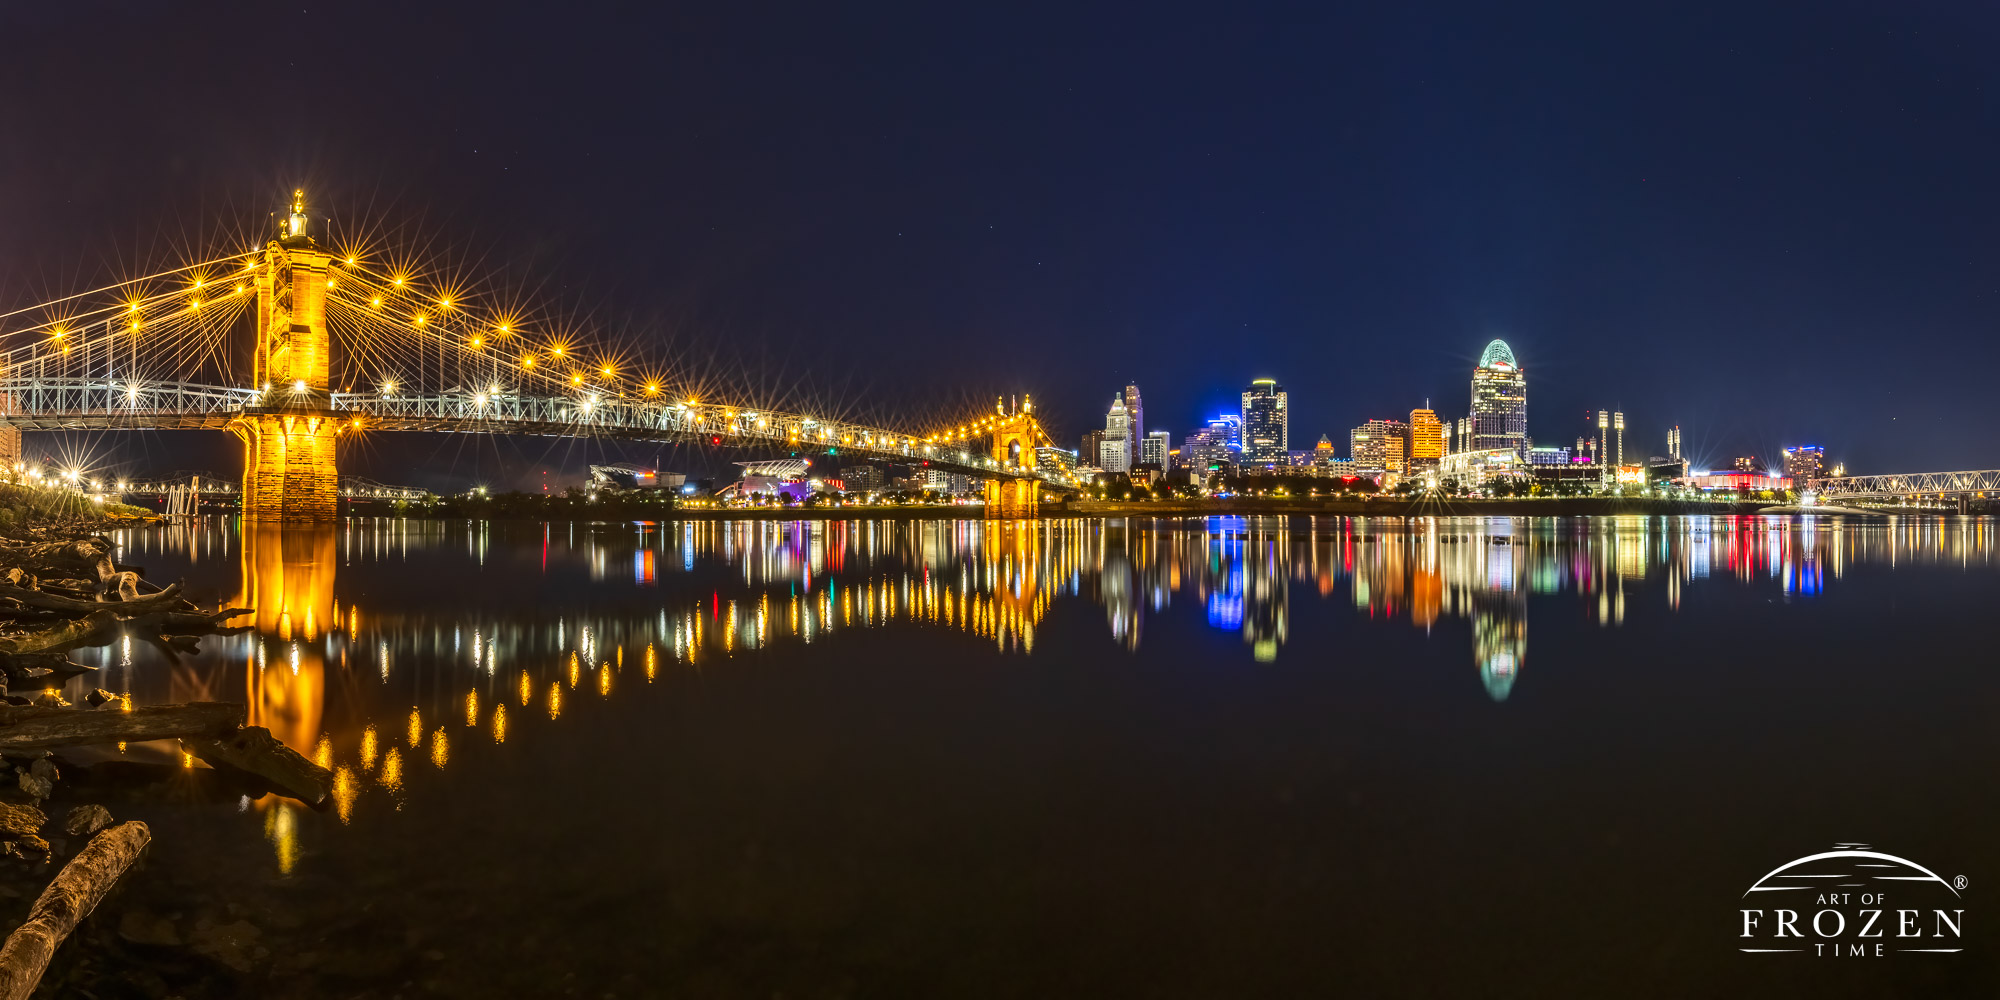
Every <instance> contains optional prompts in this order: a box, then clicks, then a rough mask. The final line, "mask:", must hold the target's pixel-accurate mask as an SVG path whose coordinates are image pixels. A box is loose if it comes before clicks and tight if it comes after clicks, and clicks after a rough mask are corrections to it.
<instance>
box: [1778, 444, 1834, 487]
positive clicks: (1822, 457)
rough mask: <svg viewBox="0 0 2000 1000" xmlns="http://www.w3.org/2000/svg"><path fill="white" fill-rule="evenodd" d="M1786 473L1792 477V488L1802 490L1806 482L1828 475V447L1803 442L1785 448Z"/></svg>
mask: <svg viewBox="0 0 2000 1000" xmlns="http://www.w3.org/2000/svg"><path fill="white" fill-rule="evenodd" d="M1785 475H1786V476H1789V477H1791V480H1792V489H1795V490H1802V489H1805V488H1806V483H1807V482H1808V481H1810V480H1814V479H1822V478H1824V477H1825V476H1826V449H1825V448H1822V447H1820V446H1819V445H1816V444H1802V445H1800V446H1798V447H1796V448H1786V449H1785Z"/></svg>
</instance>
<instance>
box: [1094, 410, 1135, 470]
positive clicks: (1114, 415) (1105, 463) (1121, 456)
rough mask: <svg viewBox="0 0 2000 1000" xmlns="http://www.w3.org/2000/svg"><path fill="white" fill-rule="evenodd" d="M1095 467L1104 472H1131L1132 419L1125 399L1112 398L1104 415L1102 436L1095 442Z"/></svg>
mask: <svg viewBox="0 0 2000 1000" xmlns="http://www.w3.org/2000/svg"><path fill="white" fill-rule="evenodd" d="M1097 467H1098V468H1100V469H1103V470H1104V471H1106V472H1130V471H1132V418H1131V415H1130V414H1129V413H1127V412H1126V410H1125V397H1123V396H1114V397H1112V399H1111V410H1110V411H1109V412H1107V413H1106V414H1105V415H1104V436H1103V437H1102V438H1100V439H1099V440H1098V442H1097Z"/></svg>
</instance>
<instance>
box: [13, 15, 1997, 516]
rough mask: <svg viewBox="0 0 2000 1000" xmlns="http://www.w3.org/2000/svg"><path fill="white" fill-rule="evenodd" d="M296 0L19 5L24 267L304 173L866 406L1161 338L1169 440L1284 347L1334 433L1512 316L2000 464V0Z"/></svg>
mask: <svg viewBox="0 0 2000 1000" xmlns="http://www.w3.org/2000/svg"><path fill="white" fill-rule="evenodd" d="M301 2H303V6H301ZM301 2H294V3H291V4H273V3H255V4H235V5H232V4H222V3H215V4H195V5H181V4H164V3H155V2H147V3H93V2H67V3H60V4H9V5H7V6H6V7H5V8H4V12H0V86H4V91H0V98H4V100H0V126H4V133H0V134H3V135H4V142H0V300H4V304H5V305H6V306H7V307H11V306H13V305H19V304H26V303H30V302H34V301H40V300H41V299H42V298H46V297H50V296H52V295H54V294H60V293H61V292H63V291H67V290H74V289H77V288H81V287H88V285H87V284H86V283H87V282H92V281H93V280H94V279H97V278H99V277H100V276H102V275H103V274H104V273H106V271H107V270H108V271H112V272H116V271H117V270H118V269H120V268H124V267H128V266H130V265H131V264H132V263H133V262H135V261H140V260H151V259H154V258H156V257H158V256H159V255H161V254H164V253H170V252H171V251H172V248H173V247H175V246H177V245H183V244H189V243H195V242H201V241H203V240H206V239H209V238H211V237H214V236H215V235H217V234H220V233H226V232H238V231H241V232H249V231H256V227H258V226H260V225H261V224H262V220H263V219H264V217H265V216H266V215H267V214H268V213H269V212H270V211H271V210H272V209H273V208H276V207H278V206H279V204H280V203H281V202H282V200H283V199H284V198H285V196H286V195H287V194H288V192H289V191H290V190H291V189H292V188H293V187H295V186H300V185H303V186H305V187H306V188H307V189H308V191H309V194H310V195H311V196H312V198H313V200H314V204H315V209H316V213H317V214H326V215H331V216H332V217H334V218H335V219H336V220H337V221H341V220H354V219H360V220H362V221H361V222H360V223H358V224H367V223H368V221H369V220H371V219H373V220H377V222H378V224H379V221H380V220H384V219H388V220H393V221H394V222H395V223H396V224H399V225H406V226H408V227H411V228H412V231H415V232H420V233H422V234H423V235H424V236H425V237H427V238H429V239H431V240H432V241H433V243H432V245H433V246H434V247H435V248H436V250H437V252H439V253H441V254H445V255H448V256H452V257H453V258H454V259H456V260H459V261H462V262H470V263H471V264H472V265H476V267H477V268H480V269H490V270H493V271H495V272H497V273H503V274H507V275H511V276H512V278H511V280H515V281H526V282H529V283H531V284H534V285H535V286H536V287H538V288H539V293H538V294H539V295H540V296H542V297H543V298H544V299H546V300H547V301H548V302H549V303H550V305H549V308H551V309H552V310H556V311H560V312H565V313H567V314H571V315H581V316H586V317H588V318H589V319H590V320H591V321H592V322H594V323H599V324H601V325H603V326H604V327H605V328H606V329H608V330H612V331H614V332H615V335H616V336H618V337H621V338H624V339H625V340H627V341H636V340H644V341H647V342H650V343H656V344H657V345H659V346H658V350H660V351H661V352H673V356H674V357H676V358H677V359H686V360H685V362H684V364H685V366H686V367H688V368H689V369H690V370H697V369H698V370H701V371H707V372H715V371H727V372H730V373H732V377H734V378H737V379H739V380H740V381H742V382H743V383H744V384H745V385H746V386H747V387H748V388H749V389H750V390H751V391H756V392H768V393H773V394H784V393H788V392H795V393H801V394H805V395H807V396H809V397H811V398H814V399H819V400H829V399H830V400H836V401H838V402H840V403H841V404H842V405H846V406H850V407H862V408H866V409H869V410H871V411H874V412H879V413H881V414H883V415H893V416H901V417H904V418H919V417H923V416H927V415H929V414H931V413H934V412H936V411H937V410H938V408H939V407H941V406H945V405H952V406H964V405H966V404H968V403H971V402H976V401H978V400H986V399H990V398H991V396H992V395H994V394H996V393H1016V392H1024V391H1025V392H1033V393H1034V394H1035V396H1036V398H1037V400H1038V401H1040V402H1041V403H1042V404H1043V406H1044V409H1045V412H1046V413H1047V414H1048V415H1049V416H1050V417H1051V418H1052V420H1053V422H1054V423H1055V425H1056V427H1057V429H1058V430H1059V431H1060V433H1061V437H1062V438H1063V439H1064V440H1065V441H1066V442H1068V443H1070V444H1071V445H1072V446H1073V444H1074V441H1075V438H1076V436H1077V435H1078V434H1079V433H1080V432H1081V431H1083V430H1085V429H1087V428H1088V427H1089V426H1092V425H1098V424H1100V422H1101V419H1102V412H1103V410H1104V408H1105V407H1106V406H1107V405H1108V404H1109V402H1110V400H1111V397H1112V394H1113V393H1114V392H1116V391H1117V390H1118V389H1119V388H1120V387H1121V386H1123V385H1124V384H1125V383H1126V382H1127V381H1136V382H1138V383H1139V384H1140V385H1141V387H1142V388H1143V390H1144V393H1145V398H1146V404H1147V410H1146V414H1147V418H1148V420H1147V423H1148V425H1149V429H1166V430H1170V431H1172V432H1173V433H1174V436H1175V440H1176V441H1178V440H1179V438H1180V436H1181V435H1182V434H1184V433H1185V432H1186V431H1187V430H1188V429H1189V428H1190V427H1192V426H1194V425H1195V423H1196V421H1197V420H1198V419H1199V418H1202V417H1204V416H1207V415H1211V414H1213V413H1215V412H1218V411H1221V410H1224V409H1233V408H1234V395H1235V393H1236V392H1237V391H1239V390H1240V388H1241V386H1242V384H1243V383H1245V382H1247V381H1248V380H1249V379H1251V378H1254V377H1273V378H1277V379H1279V380H1280V381H1282V382H1283V383H1284V384H1285V385H1286V386H1287V388H1288V389H1289V390H1290V391H1291V401H1292V407H1293V416H1292V444H1293V447H1295V448H1304V447H1309V446H1310V445H1311V443H1312V441H1313V440H1314V439H1316V438H1317V436H1318V435H1319V434H1320V433H1322V432H1326V433H1331V434H1332V436H1333V437H1334V438H1335V440H1336V442H1338V444H1339V445H1340V450H1341V453H1342V454H1345V453H1346V451H1347V442H1346V432H1347V430H1348V429H1349V428H1350V427H1352V426H1354V425H1355V424H1358V423H1360V422H1362V421H1363V420H1365V419H1367V418H1369V417H1379V416H1390V415H1398V416H1400V415H1404V414H1406V413H1407V411H1408V410H1409V409H1411V408H1412V407H1414V406H1418V405H1421V404H1422V403H1423V402H1424V400H1425V398H1426V397H1429V398H1430V399H1431V400H1432V401H1433V403H1434V404H1435V405H1436V407H1437V408H1438V409H1439V411H1440V414H1441V416H1444V417H1447V418H1450V417H1456V416H1459V415H1462V414H1463V412H1464V410H1465V406H1466V396H1467V381H1468V375H1469V372H1470V369H1471V366H1472V364H1473V362H1474V360H1475V359H1476V358H1477V356H1478V354H1479V351H1480V349H1481V348H1482V347H1483V346H1484V344H1485V343H1486V341H1487V340H1488V339H1490V338H1492V337H1495V336H1498V337H1504V338H1505V339H1506V340H1507V341H1508V342H1509V343H1510V344H1511V345H1512V346H1513V348H1514V350H1515V352H1516V353H1517V355H1519V356H1520V358H1521V360H1522V362H1523V364H1524V365H1525V366H1526V369H1527V372H1528V377H1529V401H1530V408H1529V431H1530V433H1531V434H1532V435H1533V436H1534V437H1535V438H1537V440H1538V442H1539V443H1546V444H1566V443H1570V442H1571V441H1572V440H1573V439H1574V438H1575V436H1576V435H1577V434H1578V433H1580V432H1581V431H1582V430H1583V428H1584V414H1585V411H1587V410H1589V411H1594V410H1596V409H1598V408H1607V409H1609V408H1620V407H1622V408H1623V409H1624V410H1625V411H1626V413H1627V414H1628V417H1629V420H1630V425H1631V427H1632V428H1633V430H1632V431H1631V432H1630V435H1629V436H1630V438H1631V441H1629V442H1628V448H1631V449H1633V450H1637V451H1640V452H1641V453H1644V452H1649V451H1650V452H1655V453H1657V452H1661V451H1664V429H1665V427H1666V426H1668V425H1670V424H1679V425H1681V426H1682V427H1683V428H1684V429H1685V433H1686V439H1687V442H1688V445H1689V451H1690V452H1691V454H1692V455H1693V456H1694V457H1695V458H1696V459H1697V461H1698V462H1700V461H1701V460H1703V459H1709V460H1714V461H1715V462H1716V464H1725V460H1726V458H1727V457H1728V456H1729V455H1733V454H1739V453H1749V454H1757V455H1762V456H1774V455H1775V454H1776V453H1777V452H1778V450H1779V449H1780V448H1781V447H1783V446H1784V445H1787V444H1794V443H1799V442H1801V441H1806V442H1812V443H1821V444H1824V445H1826V446H1827V447H1828V449H1829V455H1830V456H1831V457H1833V458H1835V459H1837V460H1844V461H1846V462H1847V464H1848V466H1849V468H1850V470H1852V471H1857V472H1858V471H1883V472H1895V471H1921V470H1938V469H1976V468H1992V467H1995V466H1996V465H2000V441H1996V437H1995V435H1994V433H1993V432H1992V430H1991V426H1990V423H1989V420H1988V418H1987V416H1986V412H1985V411H1986V410H1987V409H1988V408H1989V407H1990V405H1991V401H1992V399H1993V398H1994V392H1993V390H1992V388H1991V387H1990V386H1991V381H1992V379H1993V378H1994V372H1995V371H2000V344H1996V338H1995V337H1994V336H1993V333H1994V330H1995V326H1996V320H2000V240H1996V239H1995V234H1996V232H2000V183H1996V178H2000V132H1996V129H1995V125H1996V118H1997V117H2000V116H1997V115H1996V112H2000V104H1996V100H2000V61H1996V60H1994V59H1993V57H1992V54H1993V53H1994V52H1995V51H2000V37H1996V36H2000V31H1996V28H2000V9H1996V8H1993V7H1990V6H1986V5H1974V4H1957V5H1950V6H1946V5H1929V4H1880V3H1873V4H1865V3H1862V4H1811V5H1804V4H1799V5H1762V6H1761V7H1760V6H1759V5H1746V4H1736V3H1731V4H1716V5H1709V6H1706V7H1703V6H1700V5H1695V4H1660V5H1635V4H1604V3H1592V4H1582V3H1579V4H1571V5H1498V4H1464V5H1451V4H1429V5H1424V6H1425V7H1426V8H1427V10H1424V11H1417V10H1411V9H1404V8H1408V7H1413V6H1415V5H1401V4H1374V5H1367V6H1365V7H1364V6H1356V7H1354V8H1352V9H1342V8H1341V6H1340V5H1334V4H1302V5H1298V6H1297V7H1296V8H1291V9H1283V8H1274V9H1268V10H1263V11H1257V10H1252V9H1250V8H1249V7H1248V6H1246V5H1205V6H1203V7H1188V8H1185V9H1173V8H1171V7H1170V6H1169V5H1143V4H1131V5H1125V6H1123V7H1109V6H1106V7H1084V6H1081V5H1075V4H1056V5H1048V6H1042V7H1031V6H1029V5H1024V4H1003V5H985V6H977V5H964V4H921V5H910V6H909V7H907V8H904V9H891V8H889V7H887V6H886V5H867V4H864V5H846V4H801V5H795V6H791V7H789V8H788V7H784V6H779V5H766V4H729V3H722V4H715V3H710V4H663V5H660V6H658V7H654V6H652V5H620V7H619V8H617V9H612V8H611V7H610V6H609V5H605V6H603V7H600V6H598V5H571V4H520V5H510V4H505V3H481V4H463V5H450V4H424V3H403V4H394V5H385V6H377V5H373V4H368V3H342V4H338V5H328V6H326V7H324V8H322V7H320V6H318V5H317V4H315V3H312V2H304V0H301ZM214 437H216V438H220V437H221V436H220V435H215V436H214ZM215 447H216V449H217V450H218V453H220V454H224V455H233V445H227V444H225V443H223V442H220V441H218V442H216V444H215ZM508 447H513V446H508ZM547 447H548V446H547V445H546V444H545V443H544V444H535V445H532V446H528V447H527V450H526V452H524V453H525V454H528V455H541V454H543V450H544V449H546V448H547ZM412 449H413V450H412ZM404 452H409V453H410V454H415V455H417V456H419V457H420V458H424V460H425V461H427V462H429V463H430V465H431V466H432V469H431V472H432V473H433V474H441V473H440V470H444V471H456V472H459V473H466V474H470V473H471V472H472V471H474V470H471V469H468V468H457V467H456V463H460V462H467V461H469V462H472V463H473V464H474V465H477V464H478V463H479V462H481V461H485V459H482V458H481V457H480V456H481V455H487V454H494V452H493V450H492V446H491V445H488V446H485V450H484V451H482V450H481V449H480V448H479V447H468V446H467V445H466V444H465V443H464V442H462V441H459V442H451V443H447V444H440V443H439V442H437V441H436V440H435V439H432V440H429V441H426V442H402V443H397V444H393V445H389V444H385V445H382V446H381V448H380V449H378V454H377V455H376V458H377V460H378V462H380V461H384V460H383V459H382V455H384V454H387V455H391V456H392V457H393V456H396V455H401V454H403V453H404ZM500 453H502V454H516V455H518V454H522V453H523V452H519V451H518V450H517V451H516V452H507V451H506V449H505V448H502V449H501V452H500ZM575 454H577V453H576V452H566V453H565V455H567V456H568V457H571V458H573V457H574V456H575ZM1628 454H1629V452H1628ZM154 457H155V460H156V461H166V458H165V457H162V456H160V455H158V454H157V453H156V454H155V456H154ZM175 460H178V456H176V457H175ZM196 460H199V459H190V461H196ZM230 471H233V466H232V467H231V470H230ZM477 471H478V472H479V473H480V474H486V472H487V470H485V469H483V468H481V469H479V470H477ZM379 474H380V475H381V476H384V477H388V476H391V475H392V471H390V470H379Z"/></svg>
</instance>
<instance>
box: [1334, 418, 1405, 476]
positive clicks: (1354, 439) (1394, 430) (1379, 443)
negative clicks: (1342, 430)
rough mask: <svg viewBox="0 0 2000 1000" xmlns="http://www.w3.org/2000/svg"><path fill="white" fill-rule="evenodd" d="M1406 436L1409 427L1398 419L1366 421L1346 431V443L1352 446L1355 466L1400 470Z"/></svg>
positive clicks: (1392, 470) (1391, 470)
mask: <svg viewBox="0 0 2000 1000" xmlns="http://www.w3.org/2000/svg"><path fill="white" fill-rule="evenodd" d="M1409 437H1410V426H1409V425H1408V424H1405V423H1403V422H1402V421H1401V420H1370V421H1368V422H1367V423H1365V424H1362V425H1361V426H1359V427H1356V428H1355V429H1354V430H1352V431H1349V432H1348V443H1349V445H1350V446H1352V447H1353V449H1354V464H1355V466H1357V467H1359V468H1363V469H1381V470H1383V471H1385V472H1402V471H1403V468H1404V466H1403V452H1404V450H1405V449H1406V448H1407V447H1408V444H1407V442H1408V440H1409Z"/></svg>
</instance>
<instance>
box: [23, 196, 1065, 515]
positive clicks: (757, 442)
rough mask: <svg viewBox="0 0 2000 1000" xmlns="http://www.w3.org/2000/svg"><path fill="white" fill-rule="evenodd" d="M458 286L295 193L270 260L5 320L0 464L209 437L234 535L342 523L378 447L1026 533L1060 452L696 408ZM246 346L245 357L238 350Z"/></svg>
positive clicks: (933, 431) (78, 298)
mask: <svg viewBox="0 0 2000 1000" xmlns="http://www.w3.org/2000/svg"><path fill="white" fill-rule="evenodd" d="M477 298H478V297H477V296H476V295H473V294H471V293H469V292H467V291H466V290H465V289H464V288H462V287H454V286H453V285H452V284H451V283H450V282H448V281H435V280H431V281H426V280H423V279H421V278H420V277H419V276H418V275H417V274H415V273H414V272H413V270H412V269H411V268H410V267H408V266H399V265H398V264H396V263H394V262H382V261H381V260H380V259H379V257H378V255H374V254H366V253H363V252H361V251H360V250H359V249H358V248H353V249H349V248H334V247H326V246H322V245H321V244H320V243H319V242H318V241H317V239H315V237H314V236H313V235H312V234H311V233H309V232H308V217H307V214H306V206H305V200H304V194H303V192H297V193H295V194H294V197H293V200H292V204H291V206H290V211H289V212H287V213H285V214H284V215H282V216H281V217H280V218H279V222H278V232H277V233H276V235H275V236H274V237H273V238H271V239H270V241H269V242H268V243H267V244H266V245H265V246H264V247H262V248H260V249H253V250H249V251H245V252H241V253H234V254H229V255H225V256H221V257H218V258H214V259H211V260H207V261H204V262H201V263H197V264H191V265H186V266H182V267H176V268H173V269H170V270H165V271H161V272H159V273H155V274H151V275H147V276H145V277H142V278H137V279H133V280H130V281H126V282H121V283H119V284H116V285H111V286H107V287H105V288H100V289H96V290H94V291H89V292H82V293H78V294H74V295H69V296H65V297H62V298H58V299H55V300H52V301H50V302H45V303H41V304H39V305H34V306H29V307H26V308H22V309H16V310H13V311H11V312H7V313H0V322H5V321H8V320H14V321H15V322H17V323H20V324H21V325H19V326H15V327H12V328H7V329H0V462H4V463H5V467H7V468H15V467H18V464H19V462H20V457H21V437H20V435H21V432H23V431H78V430H86V431H122V430H215V431H226V432H229V433H232V434H234V435H236V436H237V437H238V438H240V439H241V440H242V442H243V448H244V451H243V454H244V457H243V475H242V481H241V494H242V497H243V513H244V516H245V517H247V518H251V519H257V520H279V521H316V520H325V519H330V518H332V517H334V516H336V513H337V510H338V495H339V486H338V484H339V481H340V478H339V472H338V464H339V460H338V453H339V451H340V446H341V444H342V442H343V441H345V440H351V439H352V438H354V437H355V436H357V435H362V434H374V433H386V432H427V433H448V434H466V433H482V434H508V435H529V436H542V437H563V438H576V437H592V438H603V439H614V440H632V441H650V442H667V443H706V444H708V445H711V446H715V447H731V448H737V449H753V450H754V449H758V448H768V449H770V450H772V451H774V452H775V451H782V452H785V453H788V454H803V453H811V454H837V455H842V456H846V457H849V458H852V459H855V460H858V461H888V462H897V463H907V464H919V463H920V464H925V465H930V466H935V467H940V468H942V469H945V470H949V471H954V472H962V473H968V474H971V475H974V476H978V477H981V478H983V479H984V480H985V481H986V494H987V514H988V516H991V517H1032V516H1034V514H1035V512H1036V506H1037V504H1038V502H1039V498H1040V495H1041V489H1042V487H1043V486H1044V485H1051V484H1053V485H1062V486H1067V485H1072V484H1070V483H1068V482H1067V481H1066V480H1064V479H1063V478H1062V477H1061V476H1060V475H1058V474H1056V473H1054V472H1052V471H1049V470H1045V469H1043V468H1041V466H1040V463H1039V462H1038V461H1037V458H1038V456H1037V454H1036V449H1037V448H1040V447H1045V446H1052V445H1053V444H1054V441H1053V440H1052V439H1051V438H1050V437H1049V435H1048V434H1047V432H1046V431H1045V430H1043V428H1042V426H1041V424H1040V421H1039V420H1038V419H1037V418H1036V417H1035V415H1034V412H1033V410H1034V407H1033V403H1032V401H1025V402H1023V403H1022V404H1021V405H1018V406H1012V407H1010V406H1008V405H1006V404H1004V403H1003V404H1000V405H998V406H996V407H995V409H994V411H992V412H987V413H983V414H972V415H964V416H962V417H961V418H960V419H957V420H953V421H950V422H948V423H945V422H940V424H939V425H938V426H934V427H931V428H928V429H924V430H917V429H910V428H896V427H884V426H876V425H871V424H867V423H861V422H855V421H851V420H843V419H839V418H836V417H831V416H825V415H815V414H812V413H809V412H803V411H799V410H793V409H784V408H773V407H766V406H756V405H747V404H745V403H741V402H738V403H729V402H718V401H714V400H703V399H699V398H696V397H694V396H692V395H690V394H687V393H685V392H677V391H674V390H673V389H672V388H670V387H669V386H668V385H666V384H665V382H664V381H663V380H662V379H660V378H658V377H650V376H647V375H645V374H643V373H644V372H647V371H664V370H666V366H665V365H664V364H654V365H651V366H648V365H645V364H635V363H630V362H626V363H620V362H618V361H613V360H610V359H611V358H612V357H614V352H613V351H611V350H610V349H609V348H608V347H606V346H604V345H602V344H593V343H590V342H588V341H587V340H585V339H584V338H582V337H575V338H574V339H572V337H571V335H563V334H557V333H551V332H538V331H536V330H535V329H533V326H532V324H529V323H525V322H523V321H522V320H521V319H520V318H518V317H517V316H515V315H512V314H509V313H507V312H505V311H499V310H494V309H490V308H484V307H482V305H481V304H479V303H478V302H477V301H476V300H477ZM246 341H247V343H246Z"/></svg>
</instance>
